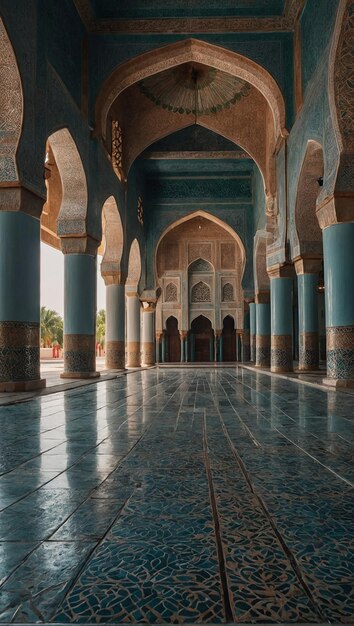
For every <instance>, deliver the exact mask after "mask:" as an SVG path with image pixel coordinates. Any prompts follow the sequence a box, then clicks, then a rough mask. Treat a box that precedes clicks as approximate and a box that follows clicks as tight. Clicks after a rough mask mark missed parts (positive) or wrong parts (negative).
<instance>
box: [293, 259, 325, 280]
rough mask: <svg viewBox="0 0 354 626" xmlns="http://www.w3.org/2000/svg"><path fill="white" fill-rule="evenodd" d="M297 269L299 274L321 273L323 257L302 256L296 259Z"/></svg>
mask: <svg viewBox="0 0 354 626" xmlns="http://www.w3.org/2000/svg"><path fill="white" fill-rule="evenodd" d="M294 265H295V271H296V274H297V276H301V275H302V274H319V272H320V271H321V268H322V258H319V257H317V258H312V259H310V258H306V257H305V258H302V257H298V258H297V259H294Z"/></svg>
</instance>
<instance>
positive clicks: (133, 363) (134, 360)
mask: <svg viewBox="0 0 354 626" xmlns="http://www.w3.org/2000/svg"><path fill="white" fill-rule="evenodd" d="M140 366H141V356H140V341H128V342H127V367H140Z"/></svg>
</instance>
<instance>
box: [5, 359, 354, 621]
mask: <svg viewBox="0 0 354 626" xmlns="http://www.w3.org/2000/svg"><path fill="white" fill-rule="evenodd" d="M353 409H354V402H353V397H350V396H349V395H345V394H342V393H337V394H336V393H334V392H328V393H326V392H323V391H320V390H317V389H313V388H311V387H308V386H303V385H301V384H298V383H292V382H289V381H286V380H282V379H277V378H271V377H269V376H266V375H264V374H262V373H257V374H255V373H252V372H250V371H248V370H242V369H237V368H224V369H219V370H215V369H212V368H210V369H203V370H195V369H194V370H191V369H175V370H173V369H171V370H165V371H159V370H156V369H152V370H147V371H143V372H141V371H140V372H136V373H131V374H129V376H124V377H120V378H118V379H117V380H112V381H107V382H101V383H99V384H97V385H96V384H95V385H90V386H88V387H85V388H79V389H74V390H71V391H66V392H62V393H56V394H53V395H49V396H45V397H43V398H38V399H35V400H31V401H29V402H24V403H20V404H15V405H12V406H8V407H1V408H0V424H1V443H0V449H1V455H0V471H1V476H0V504H1V509H2V510H1V513H0V583H1V588H0V620H1V621H2V622H11V621H12V622H15V623H16V622H21V623H23V622H41V621H47V622H48V621H51V622H64V623H65V622H85V623H89V622H91V623H97V622H102V623H107V622H115V623H119V622H130V623H133V622H135V623H136V622H148V623H149V622H150V623H156V622H174V623H180V622H192V623H193V622H194V623H195V622H213V623H220V622H247V623H250V622H261V623H266V622H268V623H271V622H273V623H274V622H302V623H304V622H321V623H324V622H328V621H330V622H354V576H353V569H354V527H353V519H354V515H353V513H354V498H353V488H352V486H353V471H352V469H353V468H352V461H353V442H354V411H353Z"/></svg>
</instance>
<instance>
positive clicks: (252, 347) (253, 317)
mask: <svg viewBox="0 0 354 626" xmlns="http://www.w3.org/2000/svg"><path fill="white" fill-rule="evenodd" d="M250 358H251V361H252V362H253V363H254V362H255V360H256V304H255V302H250Z"/></svg>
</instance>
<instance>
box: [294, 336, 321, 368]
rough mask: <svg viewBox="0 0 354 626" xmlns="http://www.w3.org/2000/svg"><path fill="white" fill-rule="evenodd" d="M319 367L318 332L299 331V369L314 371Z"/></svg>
mask: <svg viewBox="0 0 354 626" xmlns="http://www.w3.org/2000/svg"><path fill="white" fill-rule="evenodd" d="M318 368H319V336H318V333H306V332H302V333H301V332H300V333H299V370H301V371H308V372H310V371H314V370H318Z"/></svg>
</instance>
